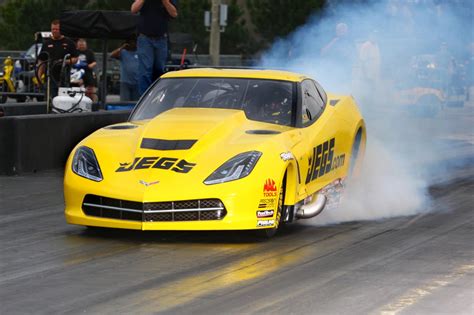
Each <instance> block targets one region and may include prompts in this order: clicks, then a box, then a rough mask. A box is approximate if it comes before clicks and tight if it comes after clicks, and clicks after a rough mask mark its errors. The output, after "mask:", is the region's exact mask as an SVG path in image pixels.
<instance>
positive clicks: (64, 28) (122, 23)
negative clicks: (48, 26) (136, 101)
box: [60, 10, 137, 107]
mask: <svg viewBox="0 0 474 315" xmlns="http://www.w3.org/2000/svg"><path fill="white" fill-rule="evenodd" d="M60 21H61V33H63V34H64V35H66V36H69V37H73V38H78V37H81V38H93V39H102V43H103V44H102V60H103V62H102V78H101V86H102V88H101V93H100V98H99V99H100V103H101V106H102V107H104V106H105V98H106V95H107V41H108V39H129V38H131V37H133V36H134V35H136V26H137V16H136V15H133V14H132V13H131V12H128V11H88V10H79V11H63V12H62V13H61V16H60Z"/></svg>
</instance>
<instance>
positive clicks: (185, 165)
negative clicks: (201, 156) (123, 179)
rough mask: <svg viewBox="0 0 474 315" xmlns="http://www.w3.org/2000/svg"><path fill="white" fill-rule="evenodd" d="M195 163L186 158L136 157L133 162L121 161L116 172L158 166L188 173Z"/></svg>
mask: <svg viewBox="0 0 474 315" xmlns="http://www.w3.org/2000/svg"><path fill="white" fill-rule="evenodd" d="M195 165H196V164H195V163H189V162H187V161H186V160H178V159H176V158H169V157H158V156H156V157H155V156H153V157H136V158H135V159H134V160H133V162H132V163H120V167H119V168H118V169H117V170H116V171H115V172H117V173H118V172H130V171H132V170H141V169H148V168H158V169H162V170H172V171H174V172H176V173H188V172H189V171H190V170H192V169H193V167H194V166H195Z"/></svg>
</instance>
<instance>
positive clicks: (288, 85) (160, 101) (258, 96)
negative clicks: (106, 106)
mask: <svg viewBox="0 0 474 315" xmlns="http://www.w3.org/2000/svg"><path fill="white" fill-rule="evenodd" d="M293 84H294V83H292V82H286V81H274V80H256V79H235V78H170V79H161V80H160V81H158V83H157V84H156V85H155V86H154V87H153V88H152V89H151V90H149V91H148V94H147V95H145V96H144V98H143V99H142V101H141V102H140V104H139V107H138V108H137V110H136V111H135V112H134V113H133V115H132V117H131V120H142V119H150V118H153V117H155V116H156V115H158V114H161V113H163V112H165V111H167V110H169V109H172V108H176V107H200V108H225V109H236V110H242V111H244V112H245V115H246V116H247V118H248V119H250V120H256V121H262V122H268V123H273V124H278V125H285V126H290V125H292V121H293V119H292V118H293V113H294V112H295V109H294V108H293V104H294V103H295V104H296V102H293V97H294V95H293Z"/></svg>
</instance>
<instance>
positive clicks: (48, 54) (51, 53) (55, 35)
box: [38, 20, 78, 97]
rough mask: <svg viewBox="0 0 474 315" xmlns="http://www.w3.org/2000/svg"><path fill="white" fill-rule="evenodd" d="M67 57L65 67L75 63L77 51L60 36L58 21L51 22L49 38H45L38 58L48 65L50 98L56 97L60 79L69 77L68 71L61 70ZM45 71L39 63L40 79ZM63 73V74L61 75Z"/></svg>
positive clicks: (43, 65)
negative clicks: (67, 56)
mask: <svg viewBox="0 0 474 315" xmlns="http://www.w3.org/2000/svg"><path fill="white" fill-rule="evenodd" d="M66 55H69V59H66V60H65V62H64V63H65V64H66V65H72V64H75V63H76V62H77V56H78V53H77V49H76V45H75V44H74V42H73V41H72V40H71V39H69V38H67V37H64V35H62V34H61V25H60V22H59V20H53V21H52V22H51V38H47V39H45V40H44V42H43V46H42V49H41V53H40V54H39V56H38V60H39V61H43V62H44V61H48V62H49V64H50V70H49V73H50V76H51V96H52V97H54V96H56V95H58V87H59V86H61V83H65V82H61V78H62V77H64V75H66V76H68V77H69V69H62V64H63V59H64V57H66ZM44 71H45V63H40V67H39V69H38V74H39V77H40V78H41V77H42V75H43V73H44ZM62 72H63V73H62Z"/></svg>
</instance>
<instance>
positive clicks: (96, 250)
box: [0, 176, 474, 314]
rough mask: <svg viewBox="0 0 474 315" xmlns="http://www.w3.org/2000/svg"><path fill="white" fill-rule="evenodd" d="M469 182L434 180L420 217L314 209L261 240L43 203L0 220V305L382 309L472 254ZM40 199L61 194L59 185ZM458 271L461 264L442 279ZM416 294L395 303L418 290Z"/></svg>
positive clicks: (13, 310)
mask: <svg viewBox="0 0 474 315" xmlns="http://www.w3.org/2000/svg"><path fill="white" fill-rule="evenodd" d="M29 180H34V179H29ZM54 180H56V181H57V182H60V181H61V178H60V176H58V177H57V178H55V179H54ZM473 186H474V185H473V182H472V180H471V179H468V180H465V181H458V182H457V183H454V184H451V185H448V186H441V187H435V188H434V189H433V190H432V193H433V195H434V197H435V204H434V209H433V211H434V212H433V213H429V214H426V215H423V216H419V217H405V218H393V219H389V220H383V221H375V222H351V223H345V224H339V225H334V226H326V227H318V226H316V225H315V224H314V223H315V222H316V221H317V218H315V219H314V220H311V221H302V223H297V224H296V225H293V226H289V227H288V228H287V229H286V230H285V231H283V233H281V234H280V235H278V236H277V237H275V238H274V239H272V240H271V241H269V242H255V241H253V240H252V239H251V238H250V237H248V236H243V235H242V234H241V233H238V232H230V233H217V232H216V233H203V232H197V233H188V232H180V233H173V232H166V233H163V232H140V231H120V230H109V231H88V230H87V229H85V228H82V227H77V226H69V225H66V224H65V223H64V219H63V216H62V207H57V206H52V207H50V208H44V204H43V205H41V207H43V208H42V209H45V210H44V211H46V215H41V214H40V213H38V216H37V217H36V218H35V219H34V220H25V222H22V223H21V225H19V224H18V221H16V220H15V224H5V225H2V239H1V244H0V252H1V253H2V259H1V272H0V275H1V277H0V300H1V301H2V303H1V305H0V313H2V314H20V313H21V314H25V313H35V314H37V313H44V314H46V313H48V314H50V313H65V312H68V313H83V312H89V313H117V312H119V313H156V312H164V313H197V314H204V313H206V314H222V313H255V312H260V313H279V314H286V313H314V312H315V311H318V313H335V312H341V313H353V314H363V313H368V312H371V311H374V310H377V311H376V312H375V313H379V312H382V311H386V310H387V309H388V310H393V309H394V307H393V305H400V304H399V302H400V300H401V299H404V297H405V296H406V295H407V294H408V295H409V296H410V297H413V295H410V292H412V291H411V290H416V289H417V288H422V289H423V288H425V286H426V285H427V284H429V283H431V282H433V281H438V280H439V279H445V278H444V277H445V276H449V275H450V274H453V272H455V271H456V270H458V268H462V266H465V265H469V262H471V261H472V260H473V259H474V253H473V251H472V245H471V244H470V243H471V242H469V240H468V239H467V237H466V236H469V235H471V236H472V229H473V225H474V219H473V215H472V211H471V210H472V209H471V206H472V198H471V199H469V196H472V191H473ZM50 198H52V199H54V198H56V199H57V200H49V201H47V203H48V204H61V195H59V197H58V196H57V195H54V194H51V195H50ZM12 199H13V198H12ZM43 200H44V197H43ZM30 204H34V202H31V203H30ZM54 213H56V214H57V215H56V216H55V215H53V214H54ZM469 233H471V234H469ZM465 277H468V278H469V277H471V273H469V272H466V274H465V275H463V277H458V278H453V281H456V283H457V282H459V281H463V280H465ZM467 284H469V282H467ZM446 289H451V287H450V285H449V284H447V285H446V286H439V287H438V288H436V289H435V290H433V291H432V292H430V294H439V292H442V291H443V290H446ZM460 289H463V288H462V287H461V288H460ZM464 289H466V288H465V287H464ZM467 289H469V288H467ZM463 292H465V291H463ZM415 297H416V298H415V299H414V301H415V303H414V304H413V305H411V304H410V305H406V306H405V305H404V306H403V307H404V308H403V310H404V311H406V310H410V309H411V308H412V307H421V306H422V305H423V302H424V301H425V300H426V299H427V298H428V295H424V296H415ZM468 297H469V295H468ZM420 305H421V306H420ZM464 307H465V308H464V309H463V308H462V307H459V308H458V309H460V310H466V307H469V304H467V305H466V304H465V306H464ZM461 313H462V312H461Z"/></svg>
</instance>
